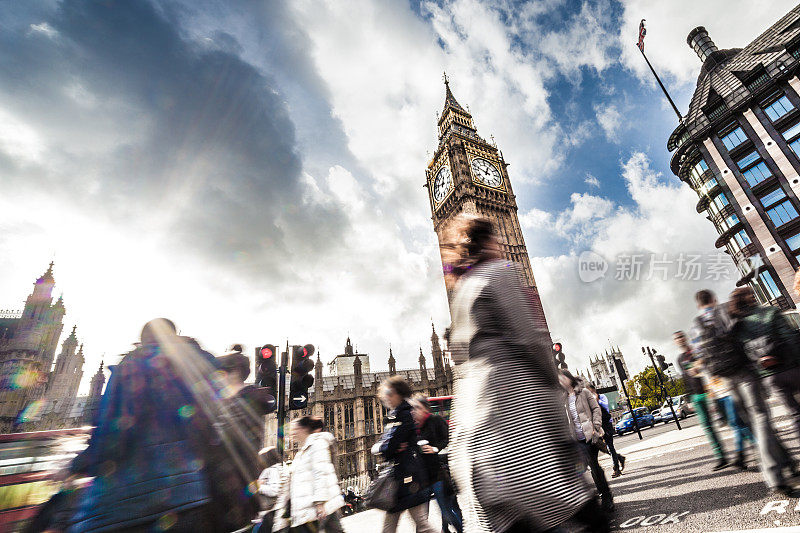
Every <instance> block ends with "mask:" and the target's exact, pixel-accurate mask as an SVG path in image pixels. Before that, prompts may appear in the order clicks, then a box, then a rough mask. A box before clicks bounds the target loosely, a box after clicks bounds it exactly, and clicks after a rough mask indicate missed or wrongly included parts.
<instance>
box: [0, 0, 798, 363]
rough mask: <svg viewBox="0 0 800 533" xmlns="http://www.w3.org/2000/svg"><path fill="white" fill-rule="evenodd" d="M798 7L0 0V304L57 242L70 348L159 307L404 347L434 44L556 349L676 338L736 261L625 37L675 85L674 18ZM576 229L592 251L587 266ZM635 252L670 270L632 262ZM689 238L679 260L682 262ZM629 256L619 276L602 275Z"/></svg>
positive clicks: (435, 67)
mask: <svg viewBox="0 0 800 533" xmlns="http://www.w3.org/2000/svg"><path fill="white" fill-rule="evenodd" d="M791 7H793V3H792V2H787V1H777V0H776V1H770V2H764V1H762V2H754V1H737V2H735V3H734V2H731V1H728V0H726V1H722V0H715V1H707V2H701V3H698V2H696V1H688V0H681V1H678V0H674V1H671V2H648V1H645V0H630V1H627V0H623V1H621V2H616V1H607V0H597V1H583V2H581V1H578V0H567V1H565V0H542V1H535V2H524V3H522V2H520V3H518V2H511V1H504V2H501V1H497V0H486V1H480V0H454V1H451V2H441V1H405V0H403V1H401V0H370V1H368V0H363V1H341V0H330V1H327V2H325V1H320V0H316V1H312V0H297V1H292V2H271V1H263V2H250V1H241V2H236V1H229V0H226V1H213V0H192V1H180V0H166V1H162V2H152V3H151V2H148V1H145V0H139V1H125V2H123V1H119V2H115V1H103V2H99V1H98V2H85V1H71V0H64V1H46V0H42V1H37V2H4V3H2V4H0V185H1V186H2V188H1V189H0V190H2V194H0V308H19V307H21V306H22V303H23V301H24V299H25V297H26V296H27V294H28V293H29V292H30V289H31V283H32V281H33V280H34V279H35V278H36V277H37V276H39V275H40V274H41V273H42V272H43V271H44V269H45V268H46V266H47V263H48V262H50V261H51V260H52V259H55V262H56V267H55V276H56V282H57V291H62V292H63V294H64V299H65V302H66V306H67V318H66V326H67V328H65V329H67V330H68V329H69V328H70V327H71V326H72V325H73V324H77V326H78V332H79V335H80V338H81V339H82V340H83V341H84V342H85V345H86V350H85V351H86V353H87V362H88V364H87V369H86V373H87V374H92V373H94V369H95V368H96V365H98V364H99V361H100V359H101V358H102V357H103V356H104V354H105V357H106V360H108V361H112V362H113V361H114V360H115V359H116V356H117V355H118V354H120V353H122V352H123V351H125V350H127V349H128V347H129V346H130V343H131V342H133V341H134V340H136V338H137V335H138V331H139V329H140V328H141V325H142V324H143V323H144V322H145V321H146V320H147V319H150V318H153V317H155V316H168V317H171V318H173V319H174V320H175V322H176V323H177V324H178V325H179V327H180V328H181V330H182V332H183V333H185V334H187V335H191V336H195V337H197V338H198V339H199V340H200V341H201V343H203V344H204V345H205V346H206V347H208V348H209V349H211V350H212V351H216V352H221V351H223V350H224V349H226V348H227V347H228V346H229V345H230V344H231V343H233V342H243V343H245V344H246V345H247V346H248V347H252V346H254V345H257V344H262V343H266V342H274V343H282V342H285V341H286V339H287V338H288V339H289V340H290V341H291V342H294V343H306V342H312V343H314V344H316V345H317V346H318V347H319V348H320V351H321V354H322V358H323V360H325V361H327V360H329V359H330V358H332V357H333V356H334V355H335V354H337V353H340V351H341V349H342V346H343V344H344V341H345V338H346V337H347V335H348V334H349V335H350V336H351V337H352V339H353V342H354V343H355V344H356V345H357V346H358V348H359V350H360V351H362V352H367V353H369V354H370V356H371V360H372V365H373V368H377V369H381V368H386V366H387V363H386V358H387V356H388V349H389V345H390V343H391V345H392V347H393V348H394V353H395V356H396V357H397V359H398V366H400V367H415V366H416V364H417V362H416V361H417V356H418V355H417V354H418V350H419V346H420V344H422V346H423V347H424V349H425V352H426V354H427V353H428V350H429V346H430V345H429V342H430V341H429V337H430V325H431V320H433V322H435V324H436V326H437V329H438V330H439V331H440V332H441V331H442V330H444V328H445V326H447V324H448V322H449V314H448V311H447V304H446V298H445V293H444V286H443V281H442V278H441V267H440V264H439V258H438V251H437V248H436V240H435V235H434V233H433V230H432V226H431V221H430V210H429V204H428V200H427V197H426V191H425V189H423V187H422V184H423V183H424V179H425V174H424V170H425V167H426V164H427V161H428V158H429V156H430V153H432V151H433V150H434V149H435V147H436V142H437V140H436V128H435V123H436V113H437V112H439V111H441V109H442V105H443V100H444V87H443V85H442V72H443V71H447V73H448V75H449V77H450V80H451V87H452V89H453V91H454V93H455V95H456V97H457V99H458V100H459V102H460V103H461V104H462V105H465V106H466V105H469V108H470V110H471V112H472V113H473V115H474V118H475V122H476V125H477V127H478V131H479V133H480V134H481V135H482V136H484V137H485V138H489V136H490V135H493V136H494V138H495V140H496V142H497V144H498V147H499V148H500V149H501V150H502V151H503V153H504V155H505V159H506V161H508V162H509V163H510V164H511V166H510V175H511V179H512V183H513V185H514V188H515V192H516V193H517V201H518V204H519V209H520V211H519V214H520V220H521V222H522V224H523V230H524V233H525V238H526V241H527V245H528V250H529V252H530V255H531V258H532V261H533V265H534V271H535V275H536V278H537V281H538V283H539V287H540V290H541V293H542V299H543V302H544V306H545V312H546V313H547V317H548V321H549V324H550V327H551V330H552V332H553V336H554V338H557V339H560V340H562V341H563V343H564V347H565V352H566V353H567V355H568V362H569V363H570V365H571V366H572V367H575V366H577V367H580V366H585V365H586V361H587V359H588V356H589V354H592V353H595V352H597V351H600V350H602V349H603V348H604V347H606V346H608V344H609V340H610V341H611V342H613V343H614V344H619V345H620V347H621V348H622V350H623V352H624V353H625V354H626V356H627V357H628V359H629V365H630V366H632V367H633V368H634V369H639V368H641V367H642V366H643V365H644V360H643V359H642V357H641V354H640V352H639V350H640V346H641V345H642V344H651V345H653V346H657V347H659V348H660V349H661V351H663V352H665V353H667V354H670V355H674V350H673V349H672V347H671V346H670V345H669V343H668V339H669V336H670V333H671V332H672V331H673V330H675V329H677V328H681V327H685V326H686V325H687V323H688V321H689V320H690V317H691V315H692V302H691V295H692V293H693V292H694V291H695V290H697V289H698V288H701V287H704V286H709V287H712V288H715V289H717V290H718V291H720V292H727V291H729V290H731V289H732V287H733V283H734V280H733V279H725V278H726V276H725V275H723V276H719V275H713V273H712V265H711V263H712V262H715V261H716V260H712V259H711V258H712V256H711V255H709V254H714V253H715V252H716V250H715V249H714V246H713V242H714V240H715V237H716V234H715V232H714V230H713V228H712V226H711V224H710V223H709V222H708V221H706V220H704V219H703V218H702V217H701V216H700V215H698V214H697V213H696V212H695V209H694V205H695V203H696V196H695V195H694V193H692V192H691V191H690V190H689V189H688V187H687V186H685V185H681V184H680V183H679V182H678V180H677V179H676V178H675V177H674V176H672V175H671V173H670V172H669V167H668V161H669V154H668V153H667V151H666V139H667V138H668V136H669V134H670V133H671V131H672V130H673V128H674V127H675V125H676V119H675V116H674V114H673V113H672V111H671V109H670V108H669V107H668V105H667V104H666V101H665V100H664V98H663V96H662V95H661V93H660V92H659V91H658V89H657V87H656V85H655V83H654V82H653V80H652V79H651V77H650V74H649V71H648V70H647V67H646V65H645V64H644V61H643V60H642V57H641V55H640V54H639V51H638V49H637V48H636V47H635V45H634V43H635V41H636V38H637V29H638V24H639V20H640V19H642V18H645V19H647V24H648V26H647V28H648V35H647V41H646V43H647V52H648V55H649V57H650V59H651V61H652V62H653V64H654V66H655V67H656V69H658V70H659V72H660V73H661V74H662V75H663V77H664V80H665V82H666V84H667V86H668V87H669V90H670V91H671V92H672V95H673V97H674V99H675V101H676V102H677V104H678V106H679V108H681V109H686V107H687V106H688V101H689V98H690V96H691V93H692V91H693V88H694V81H695V79H696V76H697V73H698V71H699V68H700V62H699V59H698V58H697V56H696V55H695V54H694V53H693V52H692V51H691V50H690V49H689V48H688V46H687V45H686V43H685V38H686V35H687V34H688V32H689V31H690V30H691V29H692V28H694V27H695V26H697V25H701V24H702V25H705V26H706V28H708V30H709V32H710V34H711V36H712V38H713V39H714V40H715V41H716V43H717V45H718V46H719V47H720V48H730V47H737V46H738V47H740V46H743V45H745V44H747V43H748V42H749V41H750V40H752V39H753V38H755V37H756V36H757V35H758V34H759V33H760V32H761V31H763V30H764V29H766V28H767V27H768V26H769V25H770V24H772V23H773V22H774V21H776V20H777V19H778V18H779V17H780V16H782V15H783V14H784V13H785V12H786V11H788V10H789V9H790V8H791ZM589 250H591V251H592V252H594V253H595V254H598V255H599V256H600V257H602V258H604V259H605V260H606V261H607V267H608V270H607V271H606V273H605V276H604V277H603V278H601V279H598V280H596V281H593V282H591V283H586V282H584V281H582V280H581V278H580V277H579V272H578V258H579V257H580V255H581V253H582V252H586V251H589ZM651 254H656V257H657V258H658V259H659V260H660V261H662V263H659V264H660V265H662V266H663V265H667V266H668V271H667V272H662V271H661V270H657V271H655V272H650V267H651V265H653V263H652V262H651ZM664 254H666V255H664ZM681 254H683V255H681ZM701 255H702V261H701V263H702V266H703V270H702V272H701V275H700V279H693V278H695V277H697V276H696V275H694V274H692V273H691V272H690V275H688V276H687V275H686V269H685V268H684V267H685V266H686V264H684V263H680V262H681V261H683V260H689V261H691V260H692V257H695V258H696V257H697V256H701ZM592 257H597V256H592ZM637 261H642V262H643V266H642V270H641V273H640V276H639V278H640V279H639V281H638V282H637V281H633V280H629V279H616V278H618V277H623V274H626V275H629V274H631V273H632V271H631V270H625V271H623V270H621V269H622V268H623V266H624V265H626V264H631V265H633V264H636V263H637ZM725 261H727V263H725ZM679 263H680V264H679ZM722 263H725V265H724V267H725V268H723V270H725V269H727V268H729V267H730V266H731V265H732V263H730V260H729V259H727V257H723V258H722ZM708 276H710V279H704V278H706V277H708ZM632 277H636V276H635V275H634V276H632ZM717 277H719V278H720V279H715V278H717Z"/></svg>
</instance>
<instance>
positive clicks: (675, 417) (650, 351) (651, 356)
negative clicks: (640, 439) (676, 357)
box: [642, 346, 683, 430]
mask: <svg viewBox="0 0 800 533" xmlns="http://www.w3.org/2000/svg"><path fill="white" fill-rule="evenodd" d="M642 349H643V350H644V348H642ZM647 355H649V356H650V362H651V363H653V370H655V371H656V377H658V382H659V383H660V384H661V392H663V393H664V398H665V399H666V400H667V404H669V410H670V411H671V412H672V418H674V419H675V424H676V425H677V426H678V429H679V430H681V429H683V428H682V427H681V422H680V420H678V415H676V414H675V408H673V407H672V396H670V395H668V394H667V388H666V387H665V386H664V380H663V379H661V372H659V370H658V366H657V365H656V360H655V359H654V358H653V351H652V350H651V349H650V347H649V346H648V347H647Z"/></svg>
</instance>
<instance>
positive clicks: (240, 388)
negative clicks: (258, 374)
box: [213, 345, 275, 528]
mask: <svg viewBox="0 0 800 533" xmlns="http://www.w3.org/2000/svg"><path fill="white" fill-rule="evenodd" d="M217 364H218V366H219V368H220V374H221V378H222V380H221V385H222V389H221V391H220V396H221V402H220V406H219V407H220V416H219V417H218V420H217V427H218V428H219V430H220V432H221V433H222V434H223V435H224V436H225V438H227V439H228V440H229V443H228V448H229V449H226V450H225V453H226V454H230V455H234V456H235V458H236V461H229V460H226V458H225V457H221V458H220V459H219V461H220V464H219V466H218V468H219V469H220V470H226V475H222V476H220V478H219V479H218V480H217V482H216V483H215V485H214V487H213V488H214V490H215V491H217V492H219V493H221V494H223V495H224V497H223V498H217V500H218V502H219V504H220V505H219V508H218V510H217V513H218V514H219V515H220V516H225V515H227V514H229V513H230V512H231V510H232V509H231V508H230V500H231V499H235V500H238V501H236V505H235V506H234V510H236V512H237V513H240V512H241V511H243V513H241V514H243V515H244V516H234V515H232V516H231V517H230V520H229V523H230V526H231V527H233V528H236V526H242V525H246V524H247V522H248V521H249V520H251V519H253V518H255V517H256V515H257V514H258V512H259V510H260V507H261V505H260V503H259V498H258V483H257V480H258V478H259V475H260V474H261V471H262V467H261V464H260V462H259V455H258V452H259V450H261V446H262V444H263V441H264V424H265V420H266V419H265V416H266V415H267V413H271V412H272V411H274V410H275V399H274V398H273V397H272V396H271V395H269V391H268V390H267V389H265V388H262V387H256V386H255V385H245V383H244V381H245V380H246V379H247V378H248V376H249V375H250V358H248V357H247V356H246V355H244V354H243V353H241V346H240V345H234V351H233V352H232V353H229V354H227V355H223V356H222V357H218V358H217ZM237 462H238V463H239V464H238V465H237Z"/></svg>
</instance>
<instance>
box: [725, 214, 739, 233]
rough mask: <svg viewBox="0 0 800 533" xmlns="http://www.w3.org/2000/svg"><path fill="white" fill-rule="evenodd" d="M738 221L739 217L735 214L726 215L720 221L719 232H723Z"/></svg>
mask: <svg viewBox="0 0 800 533" xmlns="http://www.w3.org/2000/svg"><path fill="white" fill-rule="evenodd" d="M738 223H739V217H737V216H736V215H735V214H733V215H730V216H728V217H727V218H725V220H723V221H722V223H721V233H725V232H726V231H728V230H729V229H731V228H732V227H734V226H735V225H736V224H738Z"/></svg>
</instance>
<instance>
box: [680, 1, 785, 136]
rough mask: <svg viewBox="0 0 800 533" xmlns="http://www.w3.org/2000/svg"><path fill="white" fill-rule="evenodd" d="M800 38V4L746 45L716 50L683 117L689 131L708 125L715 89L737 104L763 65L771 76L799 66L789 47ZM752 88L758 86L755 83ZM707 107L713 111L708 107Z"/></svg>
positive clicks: (748, 93)
mask: <svg viewBox="0 0 800 533" xmlns="http://www.w3.org/2000/svg"><path fill="white" fill-rule="evenodd" d="M712 37H713V35H712ZM798 38H800V5H798V6H795V7H794V8H793V9H792V10H791V11H789V12H788V13H787V14H786V15H784V16H783V17H782V18H781V19H780V20H779V21H778V22H776V23H775V24H773V25H772V26H771V27H770V28H769V29H767V30H766V31H765V32H764V33H762V34H761V35H759V36H758V37H757V38H756V39H755V40H754V41H753V42H751V43H750V44H748V45H747V46H745V47H744V48H733V49H728V50H718V51H716V52H713V53H712V54H711V56H710V57H709V58H708V59H707V60H706V61H705V63H704V64H703V68H702V69H701V71H700V76H699V77H698V79H697V88H696V89H695V92H694V95H693V96H692V101H691V103H690V104H689V111H688V113H687V114H686V115H685V116H684V118H683V124H684V125H685V126H686V127H687V128H688V130H689V132H690V133H691V134H694V133H696V132H697V131H698V130H700V129H703V128H704V127H705V126H708V124H709V118H708V117H707V116H706V114H705V113H704V112H703V108H704V107H706V106H707V105H708V104H713V101H714V99H715V96H714V94H713V93H716V94H717V95H719V96H720V97H721V98H722V100H723V101H724V103H725V105H726V106H727V107H728V108H734V107H735V106H737V105H738V104H740V103H741V102H743V101H744V100H746V99H748V98H749V97H750V96H751V95H752V92H751V91H750V90H749V89H748V88H747V87H746V86H745V82H747V83H749V82H750V81H751V80H752V76H754V75H756V74H757V73H758V72H759V71H760V70H761V69H762V68H763V69H764V70H765V71H766V72H767V73H768V74H769V75H770V76H771V77H776V76H778V75H780V73H781V72H782V71H783V70H785V69H786V68H788V67H792V66H795V64H796V63H797V59H796V58H794V57H792V55H791V54H790V53H789V52H788V51H787V50H786V47H787V45H790V44H793V43H794V42H795V41H796V40H797V39H798ZM752 88H753V90H756V88H755V87H752ZM712 91H713V93H712ZM710 97H711V98H710ZM712 107H713V105H712ZM706 110H707V111H711V110H710V109H708V108H707V109H706ZM712 120H713V118H712Z"/></svg>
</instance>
